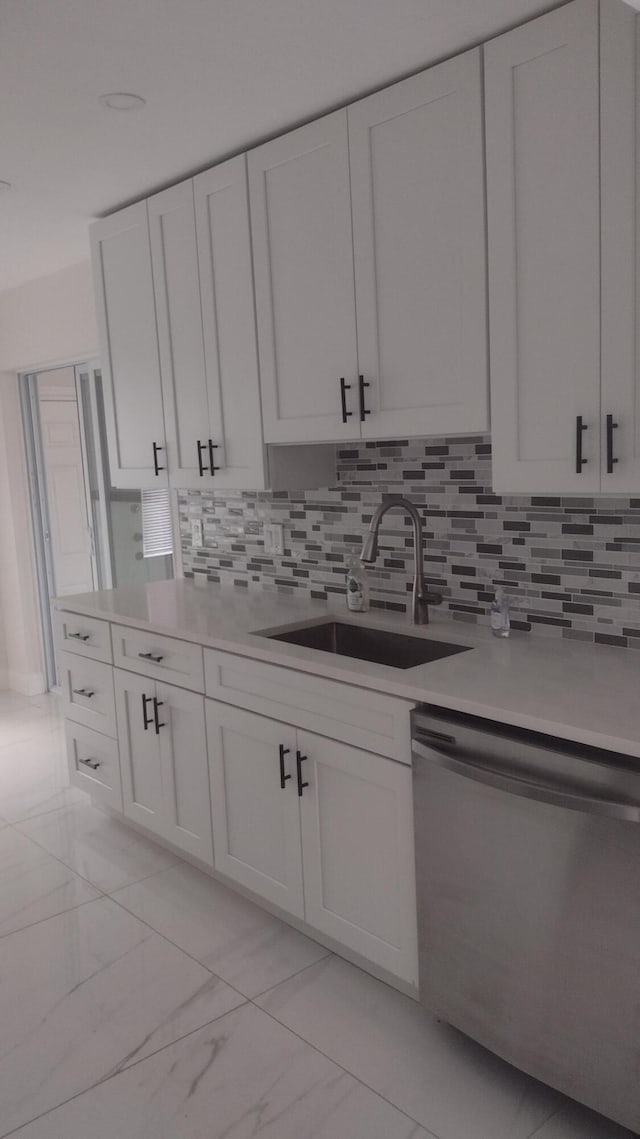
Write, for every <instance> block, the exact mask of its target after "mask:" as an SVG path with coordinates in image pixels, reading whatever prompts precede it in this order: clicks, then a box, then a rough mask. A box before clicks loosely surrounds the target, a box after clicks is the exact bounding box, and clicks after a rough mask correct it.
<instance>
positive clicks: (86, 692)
mask: <svg viewBox="0 0 640 1139" xmlns="http://www.w3.org/2000/svg"><path fill="white" fill-rule="evenodd" d="M73 695H74V696H86V698H87V700H90V699H91V697H92V696H95V692H93V691H92V689H91V688H74V690H73Z"/></svg>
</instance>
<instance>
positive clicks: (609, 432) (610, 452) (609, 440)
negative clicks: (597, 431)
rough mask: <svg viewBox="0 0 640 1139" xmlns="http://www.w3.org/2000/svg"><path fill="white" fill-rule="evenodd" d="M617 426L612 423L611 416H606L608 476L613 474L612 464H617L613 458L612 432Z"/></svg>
mask: <svg viewBox="0 0 640 1139" xmlns="http://www.w3.org/2000/svg"><path fill="white" fill-rule="evenodd" d="M617 426H618V424H617V423H614V422H613V416H612V415H608V416H607V474H608V475H612V474H613V467H614V464H615V463H617V462H618V460H617V459H616V458H615V457H614V454H613V432H614V430H615V428H616V427H617Z"/></svg>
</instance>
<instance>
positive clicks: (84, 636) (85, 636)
mask: <svg viewBox="0 0 640 1139" xmlns="http://www.w3.org/2000/svg"><path fill="white" fill-rule="evenodd" d="M90 637H91V633H67V640H69V641H88V640H89V638H90Z"/></svg>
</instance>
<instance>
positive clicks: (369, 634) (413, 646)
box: [261, 621, 469, 668]
mask: <svg viewBox="0 0 640 1139" xmlns="http://www.w3.org/2000/svg"><path fill="white" fill-rule="evenodd" d="M261 635H262V636H265V637H269V638H270V640H274V641H286V642H287V643H288V644H290V645H304V646H305V647H306V648H308V649H320V650H321V651H322V652H325V653H335V654H336V656H344V657H355V658H356V659H357V660H369V661H373V662H374V663H375V664H386V665H388V666H390V667H391V668H415V666H416V665H418V664H427V663H428V662H429V661H434V660H441V659H442V657H448V656H453V655H454V654H455V653H465V652H468V651H469V649H468V648H467V647H466V646H464V645H450V644H447V643H446V642H445V641H433V640H431V639H427V638H426V637H410V636H407V635H406V634H405V633H391V632H389V631H388V630H386V629H371V628H368V627H367V626H364V625H347V624H345V623H344V622H342V621H325V622H323V623H322V624H319V625H305V626H304V627H303V628H297V629H284V630H283V631H281V632H278V631H276V632H273V633H264V634H261Z"/></svg>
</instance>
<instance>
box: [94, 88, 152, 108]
mask: <svg viewBox="0 0 640 1139" xmlns="http://www.w3.org/2000/svg"><path fill="white" fill-rule="evenodd" d="M146 101H147V100H146V99H143V98H142V95H132V94H131V93H130V92H129V91H108V92H107V94H106V95H101V96H100V102H101V103H102V106H103V107H107V108H108V110H110V111H139V110H140V109H141V108H142V107H144V105H145V103H146Z"/></svg>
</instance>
